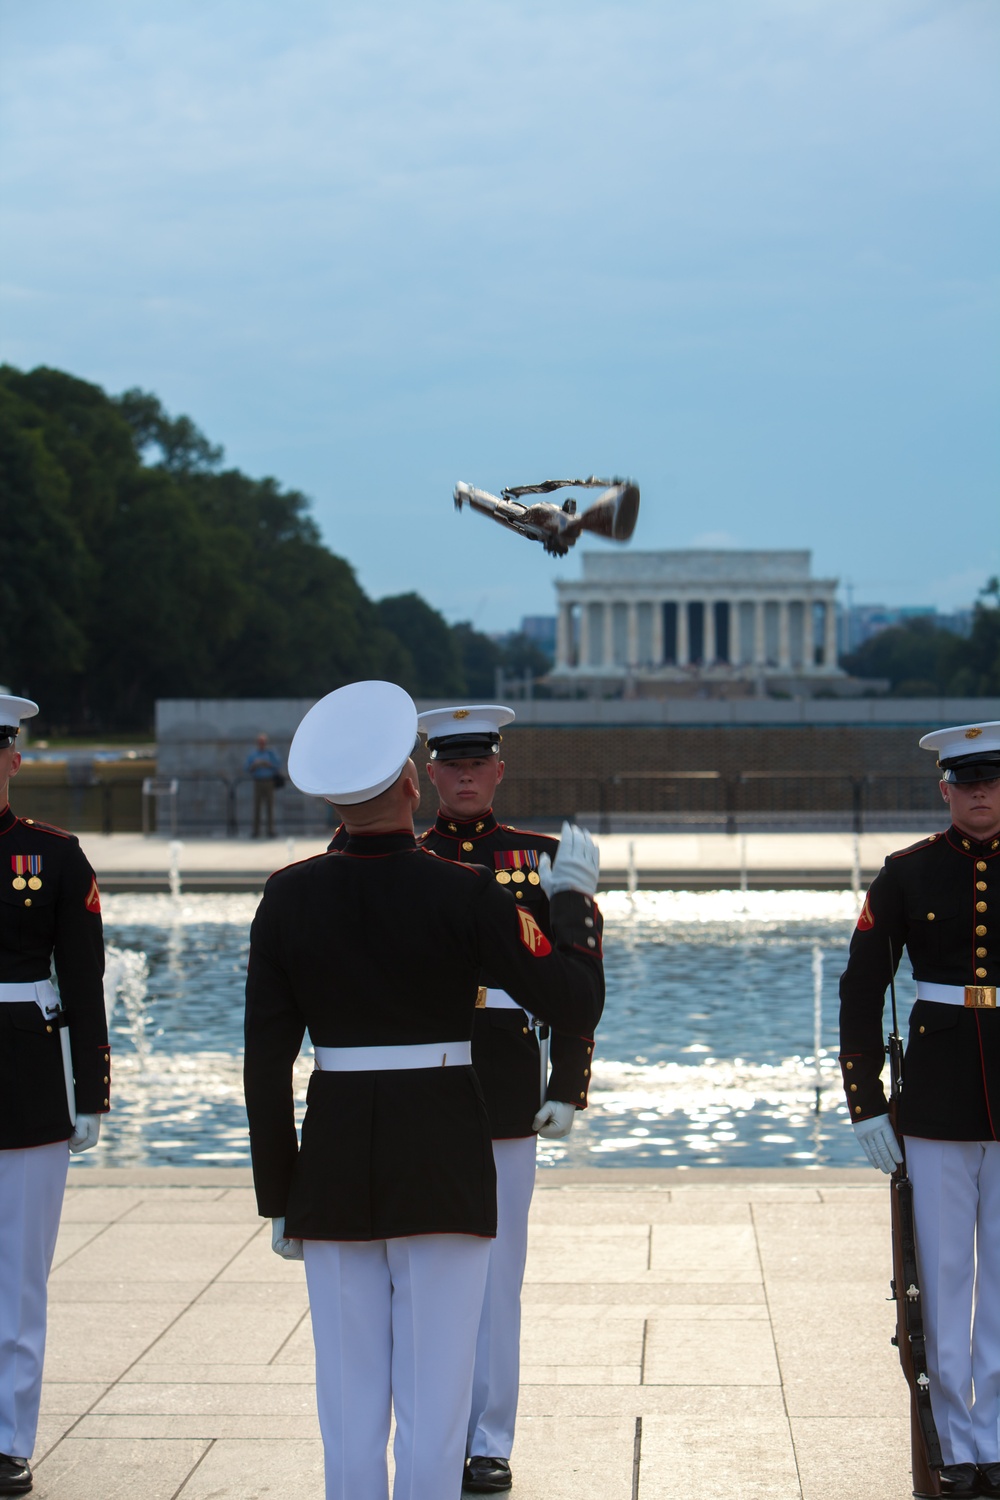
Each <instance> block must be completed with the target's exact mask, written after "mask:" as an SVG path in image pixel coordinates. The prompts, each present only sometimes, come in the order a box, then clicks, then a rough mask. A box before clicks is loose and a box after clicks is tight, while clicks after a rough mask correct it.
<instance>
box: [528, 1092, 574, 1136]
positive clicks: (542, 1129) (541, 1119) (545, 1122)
mask: <svg viewBox="0 0 1000 1500" xmlns="http://www.w3.org/2000/svg"><path fill="white" fill-rule="evenodd" d="M575 1119H576V1105H575V1104H564V1103H563V1101H562V1100H561V1099H546V1101H545V1103H544V1104H543V1105H542V1107H541V1109H540V1110H539V1111H538V1113H537V1115H536V1116H535V1118H534V1119H533V1120H532V1122H531V1128H532V1130H536V1131H537V1132H538V1134H539V1135H543V1136H544V1137H545V1139H546V1140H547V1141H561V1140H562V1138H563V1136H564V1135H569V1133H570V1131H571V1130H572V1129H573V1121H574V1120H575Z"/></svg>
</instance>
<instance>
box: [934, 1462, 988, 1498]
mask: <svg viewBox="0 0 1000 1500" xmlns="http://www.w3.org/2000/svg"><path fill="white" fill-rule="evenodd" d="M941 1494H942V1495H950V1496H952V1497H953V1500H976V1497H977V1496H978V1495H981V1494H982V1490H981V1489H980V1488H979V1470H978V1468H977V1467H976V1465H975V1464H945V1466H944V1468H943V1469H942V1470H941Z"/></svg>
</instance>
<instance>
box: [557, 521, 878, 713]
mask: <svg viewBox="0 0 1000 1500" xmlns="http://www.w3.org/2000/svg"><path fill="white" fill-rule="evenodd" d="M811 560H812V554H811V553H810V552H807V551H794V552H792V551H788V552H784V551H782V552H764V551H693V550H692V551H676V552H618V553H612V552H596V551H594V552H585V553H583V577H582V578H581V579H579V580H578V581H576V582H571V581H569V580H559V581H557V583H556V594H557V597H558V606H559V613H558V617H557V632H556V662H555V666H554V668H553V670H552V672H551V673H550V676H549V681H550V683H551V685H552V687H553V689H555V690H557V691H559V690H562V691H572V690H579V689H584V690H586V691H588V692H594V693H598V694H602V693H604V694H615V693H617V692H621V693H623V694H624V695H625V696H635V697H669V696H697V697H746V696H750V695H752V694H758V695H763V694H766V693H768V692H778V693H786V694H792V695H796V696H799V695H810V694H812V693H814V692H816V691H817V690H822V689H824V688H826V689H828V690H830V691H832V692H837V691H838V689H839V691H841V692H844V691H846V692H848V693H849V692H851V690H852V680H851V679H848V678H846V677H845V675H844V673H843V672H842V671H841V670H840V669H839V667H838V666H837V613H836V602H835V594H836V590H837V582H838V581H837V579H835V578H813V577H812V575H811ZM855 690H860V688H858V689H855Z"/></svg>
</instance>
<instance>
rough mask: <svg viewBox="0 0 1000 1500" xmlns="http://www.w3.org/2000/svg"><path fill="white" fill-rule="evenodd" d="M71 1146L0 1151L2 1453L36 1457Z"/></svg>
mask: <svg viewBox="0 0 1000 1500" xmlns="http://www.w3.org/2000/svg"><path fill="white" fill-rule="evenodd" d="M68 1167H69V1146H68V1144H67V1143H66V1141H56V1142H54V1143H53V1144H52V1145H50V1146H28V1147H25V1148H23V1149H19V1150H15V1151H0V1453H6V1454H7V1455H8V1457H10V1458H25V1459H26V1458H30V1457H31V1455H32V1453H33V1452H34V1448H35V1433H36V1431H37V1429H38V1404H39V1402H40V1400H41V1396H42V1365H43V1364H44V1361H45V1325H46V1311H47V1306H48V1296H47V1282H48V1277H49V1269H50V1267H51V1265H52V1256H53V1254H54V1253H55V1248H56V1235H57V1234H58V1233H59V1215H60V1214H61V1212H62V1202H63V1193H64V1192H65V1189H66V1171H67V1168H68Z"/></svg>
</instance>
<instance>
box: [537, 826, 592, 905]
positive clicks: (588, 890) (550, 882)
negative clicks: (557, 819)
mask: <svg viewBox="0 0 1000 1500" xmlns="http://www.w3.org/2000/svg"><path fill="white" fill-rule="evenodd" d="M600 873H601V856H600V854H599V853H598V849H597V845H596V844H595V843H594V840H593V839H592V838H591V836H590V834H589V833H588V832H587V830H586V828H580V827H578V826H577V825H576V824H575V823H564V824H563V826H562V833H561V834H560V835H559V850H558V853H557V854H556V860H555V864H553V863H552V862H551V860H550V859H549V856H548V855H547V854H543V855H542V856H541V857H540V859H539V861H538V878H539V881H540V882H541V886H542V890H543V891H544V892H545V894H546V896H548V898H549V900H550V901H551V900H552V897H553V896H554V895H555V894H556V892H557V891H580V892H582V894H583V895H584V896H592V895H593V894H594V892H595V891H596V890H597V877H598V875H599V874H600Z"/></svg>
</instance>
